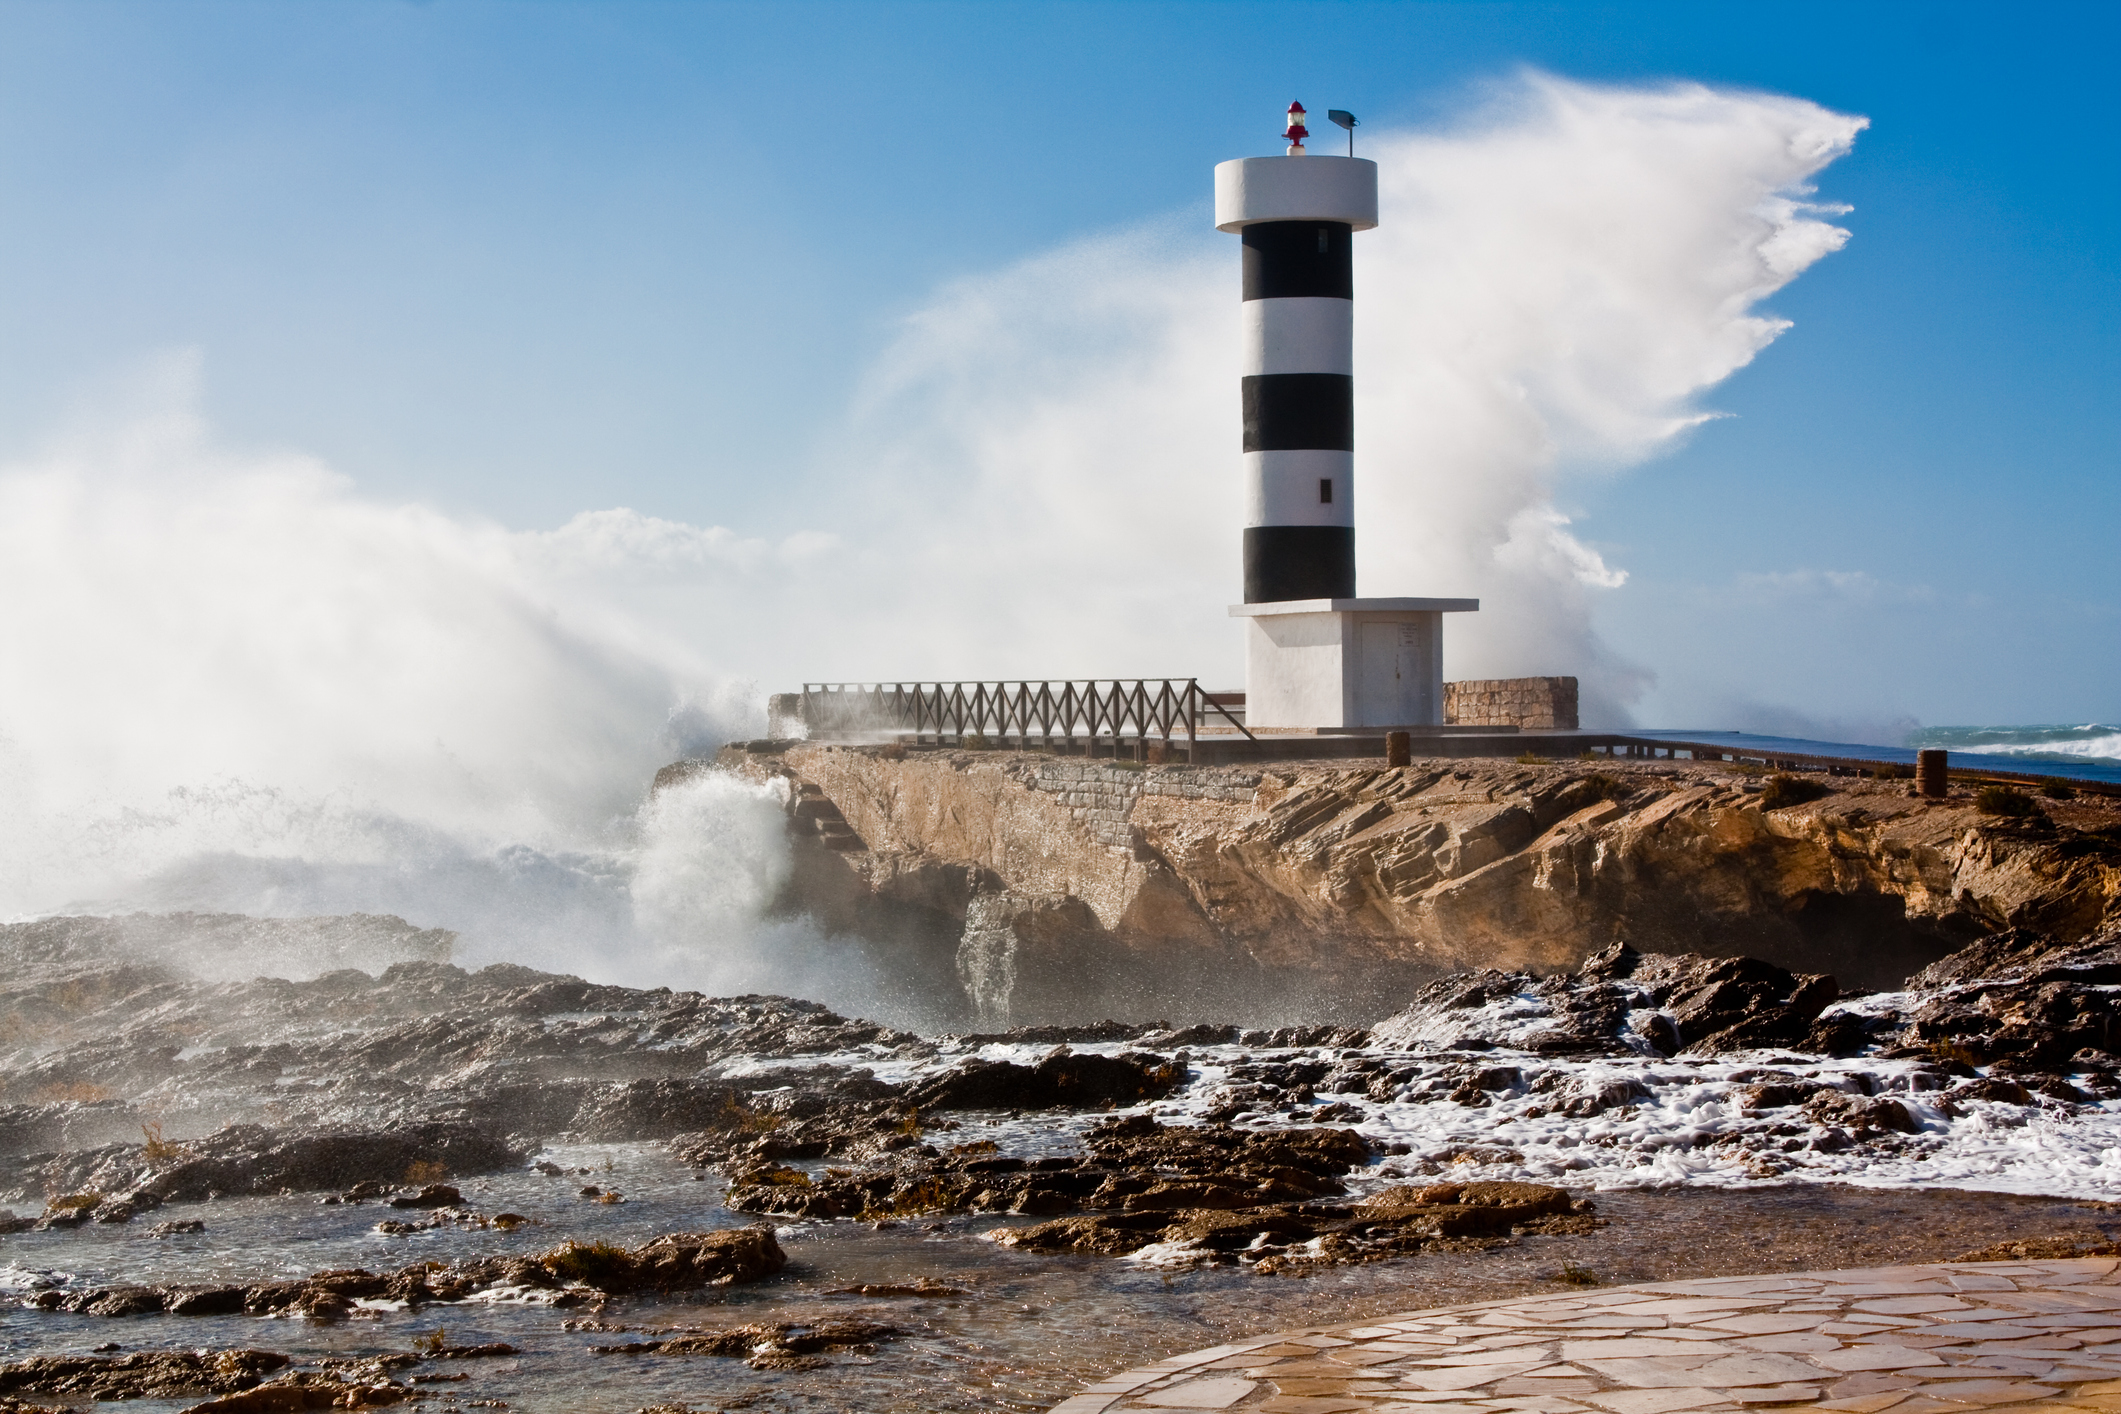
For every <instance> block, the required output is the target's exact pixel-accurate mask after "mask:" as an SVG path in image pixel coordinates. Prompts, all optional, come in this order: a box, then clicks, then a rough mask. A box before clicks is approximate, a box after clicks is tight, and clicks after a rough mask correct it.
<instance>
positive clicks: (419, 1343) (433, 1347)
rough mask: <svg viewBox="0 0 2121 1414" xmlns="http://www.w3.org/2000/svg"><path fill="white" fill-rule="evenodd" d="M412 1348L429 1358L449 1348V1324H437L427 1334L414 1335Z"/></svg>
mask: <svg viewBox="0 0 2121 1414" xmlns="http://www.w3.org/2000/svg"><path fill="white" fill-rule="evenodd" d="M412 1348H413V1349H414V1350H416V1351H418V1352H419V1353H420V1354H422V1355H424V1356H426V1357H427V1358H428V1359H430V1360H432V1359H434V1357H435V1356H437V1355H440V1354H441V1353H442V1352H443V1351H445V1350H447V1349H449V1328H448V1327H447V1326H436V1327H435V1328H434V1329H433V1330H431V1331H429V1332H427V1334H425V1335H416V1336H414V1337H413V1338H412Z"/></svg>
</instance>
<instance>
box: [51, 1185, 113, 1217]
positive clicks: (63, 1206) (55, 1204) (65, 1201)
mask: <svg viewBox="0 0 2121 1414" xmlns="http://www.w3.org/2000/svg"><path fill="white" fill-rule="evenodd" d="M102 1201H103V1195H102V1194H101V1193H98V1192H97V1191H96V1190H95V1189H93V1188H91V1189H89V1190H88V1191H87V1192H86V1193H69V1194H67V1195H66V1196H65V1197H63V1198H48V1199H46V1200H45V1203H44V1210H45V1211H46V1212H48V1213H52V1214H54V1215H56V1214H59V1213H78V1212H80V1211H81V1210H82V1209H83V1208H93V1207H95V1206H96V1204H98V1203H100V1202H102Z"/></svg>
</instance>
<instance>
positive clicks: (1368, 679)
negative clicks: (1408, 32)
mask: <svg viewBox="0 0 2121 1414" xmlns="http://www.w3.org/2000/svg"><path fill="white" fill-rule="evenodd" d="M1334 117H1335V121H1339V120H1340V119H1341V118H1347V122H1346V123H1345V124H1344V126H1347V127H1349V129H1350V131H1351V133H1352V131H1353V123H1354V119H1353V118H1351V117H1348V116H1347V115H1346V114H1335V115H1334ZM1308 135H1309V134H1308V133H1307V132H1306V131H1305V128H1304V110H1303V105H1302V104H1300V103H1292V104H1290V105H1289V127H1288V130H1287V131H1286V132H1285V133H1284V134H1283V136H1284V137H1286V138H1287V139H1288V140H1289V147H1288V152H1287V155H1286V156H1282V157H1244V158H1239V159H1238V160H1237V161H1234V162H1224V163H1221V164H1219V165H1218V166H1217V167H1216V169H1215V224H1216V226H1217V227H1218V228H1220V229H1222V230H1225V231H1234V232H1236V233H1237V235H1238V236H1239V237H1240V238H1241V239H1242V240H1243V242H1244V336H1243V337H1244V369H1243V376H1244V385H1243V392H1244V420H1245V589H1244V596H1245V597H1244V602H1243V603H1242V604H1236V605H1232V606H1231V609H1230V613H1231V614H1232V616H1233V617H1237V618H1241V619H1244V620H1245V621H1246V629H1245V718H1246V722H1247V724H1248V725H1250V726H1255V727H1273V728H1284V729H1285V728H1297V729H1307V730H1312V731H1321V732H1335V731H1365V730H1372V729H1375V728H1378V727H1384V728H1395V727H1417V728H1419V727H1437V726H1440V725H1442V724H1443V700H1444V689H1443V616H1444V615H1445V614H1451V613H1469V612H1472V611H1474V610H1477V609H1478V608H1479V607H1480V601H1479V600H1477V599H1358V598H1356V597H1355V281H1354V277H1353V269H1352V264H1351V261H1350V256H1351V254H1352V251H1351V247H1352V245H1353V244H1354V235H1355V233H1356V232H1357V231H1367V230H1370V229H1371V228H1372V227H1374V226H1376V224H1377V164H1376V163H1374V162H1368V161H1364V160H1362V159H1360V158H1356V157H1352V156H1351V157H1313V156H1310V155H1308V154H1307V153H1305V151H1304V139H1305V137H1307V136H1308Z"/></svg>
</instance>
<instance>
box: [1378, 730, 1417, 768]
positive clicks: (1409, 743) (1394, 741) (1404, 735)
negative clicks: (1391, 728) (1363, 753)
mask: <svg viewBox="0 0 2121 1414" xmlns="http://www.w3.org/2000/svg"><path fill="white" fill-rule="evenodd" d="M1385 764H1386V765H1387V766H1411V765H1413V764H1414V737H1413V734H1412V733H1411V732H1386V733H1385Z"/></svg>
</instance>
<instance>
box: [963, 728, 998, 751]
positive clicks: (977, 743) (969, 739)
mask: <svg viewBox="0 0 2121 1414" xmlns="http://www.w3.org/2000/svg"><path fill="white" fill-rule="evenodd" d="M957 744H958V745H959V746H960V747H962V748H963V749H964V750H966V751H991V750H992V749H993V744H992V743H991V742H989V741H988V740H987V734H986V733H985V732H966V733H965V734H964V735H963V736H961V737H959V738H958V739H957Z"/></svg>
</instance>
